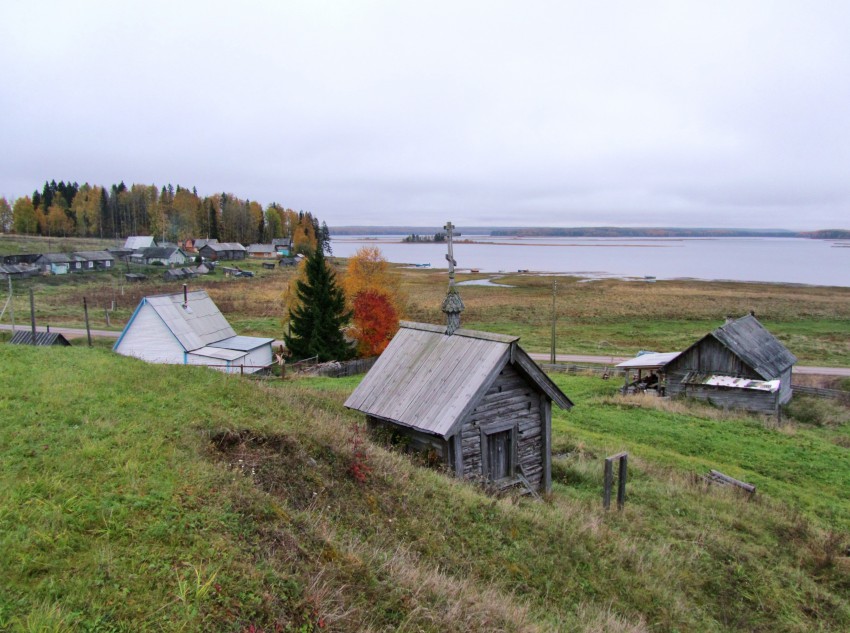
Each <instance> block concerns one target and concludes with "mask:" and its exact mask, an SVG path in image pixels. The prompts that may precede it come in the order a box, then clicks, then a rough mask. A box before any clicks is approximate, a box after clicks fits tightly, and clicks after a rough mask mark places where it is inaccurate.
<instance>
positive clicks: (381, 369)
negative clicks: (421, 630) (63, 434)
mask: <svg viewBox="0 0 850 633" xmlns="http://www.w3.org/2000/svg"><path fill="white" fill-rule="evenodd" d="M451 228H452V227H451V224H449V225H448V226H447V229H448V230H449V279H450V281H449V293H448V295H447V296H446V299H445V301H444V302H443V312H444V313H445V314H446V317H447V324H448V325H447V326H436V325H429V324H424V323H409V322H403V323H402V324H401V328H400V329H399V331H398V333H397V334H396V335H395V337H393V339H392V341H390V344H389V345H388V346H387V348H386V350H384V352H383V354H381V356H380V357H379V358H378V360H377V362H376V363H375V365H374V366H373V367H372V369H371V370H370V371H369V373H368V374H366V376H365V377H364V378H363V380H362V381H361V383H360V384H359V385H358V386H357V388H356V389H355V390H354V392H353V393H352V394H351V396H350V397H349V398H348V400H346V402H345V406H346V407H348V408H350V409H353V410H355V411H359V412H361V413H363V414H365V415H366V419H367V421H368V423H369V425H370V426H371V427H372V428H376V429H381V428H382V429H387V430H390V431H391V432H393V433H397V434H399V435H401V436H403V437H404V438H405V441H406V442H407V443H408V446H409V447H410V448H411V449H412V450H416V451H420V452H423V453H425V454H427V455H428V456H429V457H430V458H432V459H434V460H436V461H438V462H440V463H443V464H445V465H446V466H447V467H448V468H449V469H450V470H451V472H452V473H454V474H455V475H456V476H457V477H462V478H469V479H474V480H482V481H487V482H490V484H491V485H492V486H494V487H496V488H498V489H505V488H510V487H514V486H519V487H521V488H523V489H528V490H531V491H534V492H536V491H538V490H540V491H544V492H548V491H549V490H551V487H552V403H553V402H554V403H555V404H557V405H558V406H559V407H561V408H564V409H569V408H570V407H572V406H573V403H572V402H571V401H570V399H569V398H568V397H567V396H566V395H565V394H564V393H563V392H562V391H561V390H560V389H559V388H558V387H557V385H555V383H553V382H552V380H551V379H550V378H549V377H548V376H547V375H546V374H545V373H544V372H543V371H542V370H541V369H540V367H538V365H537V364H536V363H535V362H534V361H533V360H531V358H530V357H529V356H528V354H527V353H526V352H525V351H524V350H523V349H522V348H521V347H520V346H519V343H518V341H519V339H518V337H515V336H505V335H502V334H492V333H489V332H477V331H473V330H464V329H460V328H459V325H460V312H461V311H462V310H463V302H462V301H461V299H460V296H459V295H458V294H457V292H456V289H455V287H454V260H453V259H452V254H451Z"/></svg>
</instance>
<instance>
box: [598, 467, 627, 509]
mask: <svg viewBox="0 0 850 633" xmlns="http://www.w3.org/2000/svg"><path fill="white" fill-rule="evenodd" d="M614 460H617V462H618V467H617V508H618V509H619V510H622V509H623V507H624V506H625V505H626V478H627V471H628V464H629V454H628V453H617V454H616V455H612V456H611V457H606V458H605V476H604V481H603V484H602V507H604V508H605V509H606V510H608V509H609V508H610V507H611V489H612V488H613V487H614Z"/></svg>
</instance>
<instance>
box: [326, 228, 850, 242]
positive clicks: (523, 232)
mask: <svg viewBox="0 0 850 633" xmlns="http://www.w3.org/2000/svg"><path fill="white" fill-rule="evenodd" d="M442 230H443V229H442V227H433V226H419V227H416V226H337V227H330V233H331V237H346V236H371V235H374V236H378V235H380V236H396V235H397V236H400V237H401V236H405V235H411V234H415V235H423V236H427V235H433V234H435V233H439V232H442ZM457 233H458V234H459V235H460V236H461V238H462V236H463V235H464V234H466V235H476V236H482V237H600V238H603V237H609V238H610V237H613V238H626V237H643V238H677V237H678V238H700V237H702V238H712V237H713V238H728V237H785V238H788V237H796V238H805V239H828V240H850V230H847V229H821V230H817V231H790V230H786V229H722V228H696V229H689V228H680V227H641V228H633V227H616V226H604V227H603V226H595V227H593V226H591V227H574V228H562V227H482V226H469V227H463V226H461V227H457Z"/></svg>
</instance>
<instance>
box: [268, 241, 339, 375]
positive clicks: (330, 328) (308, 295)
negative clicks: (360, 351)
mask: <svg viewBox="0 0 850 633" xmlns="http://www.w3.org/2000/svg"><path fill="white" fill-rule="evenodd" d="M305 274H306V280H304V281H299V282H298V283H297V284H296V296H297V298H298V305H297V306H296V307H295V308H294V309H292V310H290V311H289V322H290V328H289V333H287V334H285V335H284V341H285V342H286V347H287V348H289V351H290V352H291V353H292V357H293V358H294V359H297V360H300V359H303V358H310V357H313V356H318V357H319V362H325V361H329V360H345V359H347V358H350V357H351V356H352V349H351V347H350V346H349V344H348V343H347V342H346V341H345V338H344V337H343V335H342V326H343V325H345V323H346V322H348V320H349V319H350V318H351V313H350V312H349V311H348V310H346V308H345V295H344V294H343V292H342V289H341V288H340V287H339V286H337V283H336V277H335V276H334V274H333V271H332V270H331V269H330V268H329V267H328V266H327V264H326V263H325V255H324V253H323V252H322V249H321V247H319V248H316V249H314V250H313V252H312V254H311V255H310V257H308V258H307V266H306V270H305Z"/></svg>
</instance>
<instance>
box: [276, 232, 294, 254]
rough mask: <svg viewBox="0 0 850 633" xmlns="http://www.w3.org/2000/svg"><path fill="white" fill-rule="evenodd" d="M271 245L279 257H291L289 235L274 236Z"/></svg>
mask: <svg viewBox="0 0 850 633" xmlns="http://www.w3.org/2000/svg"><path fill="white" fill-rule="evenodd" d="M272 246H273V247H274V250H275V252H276V253H277V254H278V256H280V257H291V256H292V255H293V253H292V238H291V237H276V238H274V239H273V240H272Z"/></svg>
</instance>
